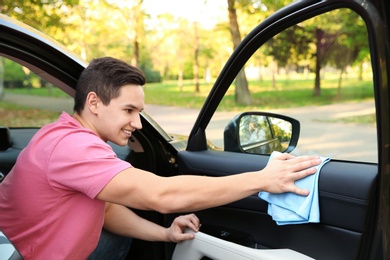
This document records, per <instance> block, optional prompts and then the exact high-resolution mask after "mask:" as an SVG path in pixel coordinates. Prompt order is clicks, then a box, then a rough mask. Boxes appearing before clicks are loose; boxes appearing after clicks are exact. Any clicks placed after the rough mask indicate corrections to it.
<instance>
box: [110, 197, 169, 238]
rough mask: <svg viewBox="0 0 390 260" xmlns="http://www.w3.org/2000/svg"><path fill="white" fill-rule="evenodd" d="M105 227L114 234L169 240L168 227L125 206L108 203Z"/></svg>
mask: <svg viewBox="0 0 390 260" xmlns="http://www.w3.org/2000/svg"><path fill="white" fill-rule="evenodd" d="M104 228H105V229H106V230H108V231H110V232H112V233H114V234H117V235H121V236H125V237H132V238H138V239H142V240H148V241H168V238H167V233H166V228H164V227H162V226H159V225H157V224H155V223H153V222H150V221H148V220H146V219H143V218H141V217H139V216H138V215H137V214H135V213H134V212H133V211H132V210H130V209H128V208H126V207H125V206H122V205H118V204H113V203H108V202H107V203H106V210H105V216H104Z"/></svg>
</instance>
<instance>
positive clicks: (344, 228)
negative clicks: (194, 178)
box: [177, 1, 390, 259]
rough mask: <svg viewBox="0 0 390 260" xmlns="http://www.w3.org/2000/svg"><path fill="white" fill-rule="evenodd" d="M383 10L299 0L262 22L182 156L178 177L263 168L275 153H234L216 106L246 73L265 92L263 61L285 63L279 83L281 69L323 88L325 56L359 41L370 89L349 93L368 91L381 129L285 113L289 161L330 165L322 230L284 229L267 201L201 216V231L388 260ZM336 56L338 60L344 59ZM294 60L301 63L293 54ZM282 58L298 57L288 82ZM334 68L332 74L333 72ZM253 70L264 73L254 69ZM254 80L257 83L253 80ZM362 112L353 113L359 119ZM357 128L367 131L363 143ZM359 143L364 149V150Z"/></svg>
mask: <svg viewBox="0 0 390 260" xmlns="http://www.w3.org/2000/svg"><path fill="white" fill-rule="evenodd" d="M386 8H387V9H386ZM385 10H387V11H389V6H388V5H387V7H386V6H384V2H382V4H381V3H380V1H376V2H375V1H372V2H370V1H296V2H294V3H292V4H290V5H289V6H287V7H285V8H283V9H281V10H279V11H277V12H276V13H274V14H273V15H271V16H270V17H269V18H267V19H265V20H264V21H263V22H262V23H260V25H258V26H257V27H256V28H255V29H254V30H253V31H252V32H250V33H249V34H248V35H247V36H246V37H245V38H244V40H243V41H242V43H241V44H240V45H239V47H238V48H237V49H236V50H235V51H234V53H233V55H232V56H231V57H230V59H229V60H228V62H227V64H226V65H225V66H224V68H223V70H222V72H221V74H220V75H219V77H218V79H217V81H216V83H215V85H214V87H213V89H212V90H211V93H210V95H209V96H208V99H207V101H206V103H205V105H204V106H203V108H202V110H201V113H200V115H199V117H198V119H197V121H196V123H195V126H194V128H193V129H192V132H191V135H190V139H189V142H188V146H187V149H186V150H185V151H181V152H179V153H178V161H177V168H178V170H177V174H194V173H195V174H199V175H206V176H215V177H218V176H225V175H231V174H237V173H240V172H245V171H254V170H259V169H262V168H264V167H265V165H266V164H267V161H268V159H269V153H267V152H266V153H262V152H261V151H258V152H257V153H250V152H248V151H246V150H245V149H241V150H240V149H237V150H236V151H232V150H231V149H227V146H229V145H228V144H229V143H231V140H232V138H233V139H234V135H233V136H226V135H224V133H225V130H226V128H225V126H228V125H229V122H223V123H222V124H221V122H220V121H221V120H220V118H219V117H218V116H216V115H218V113H217V112H218V108H219V106H222V104H224V102H229V98H230V99H231V95H232V94H231V93H232V92H234V91H231V89H234V88H235V87H238V82H239V80H240V79H239V77H241V76H242V75H241V74H240V73H242V71H243V70H244V71H245V72H246V73H247V74H246V75H247V78H248V82H249V88H250V86H251V84H260V85H261V84H264V85H265V84H266V83H265V82H266V81H265V78H266V77H267V75H270V74H272V72H271V71H268V73H269V74H267V72H266V71H264V72H259V71H261V69H262V68H263V67H262V66H261V65H262V64H265V63H266V62H274V63H275V66H277V65H278V64H279V66H280V67H279V68H278V73H279V74H278V75H279V77H282V76H281V74H282V73H281V72H280V71H281V69H283V70H285V71H286V72H285V75H284V76H285V78H284V79H286V78H287V79H288V76H290V77H291V79H295V80H312V82H313V86H317V85H315V84H316V82H317V80H320V78H318V76H319V75H321V78H322V80H323V82H325V79H326V77H327V73H328V72H327V73H325V70H326V68H325V66H326V65H327V64H328V65H329V66H330V65H331V64H332V63H331V62H330V60H328V63H326V60H325V58H326V56H325V54H323V56H320V55H321V52H326V53H327V54H328V55H331V51H333V54H332V55H333V56H332V57H334V59H336V58H337V55H342V53H343V52H342V50H344V51H345V52H348V48H347V47H346V48H344V47H345V46H344V45H343V44H344V43H343V42H342V41H341V38H342V37H346V38H347V39H348V40H349V41H361V44H362V45H361V49H362V48H366V50H367V51H369V53H370V55H368V56H367V57H368V60H367V61H368V62H366V63H364V64H366V65H367V66H368V69H367V71H366V72H367V74H366V75H365V76H364V77H365V78H366V79H363V78H360V80H359V82H366V83H367V84H365V87H358V86H354V87H355V88H354V89H352V90H351V91H361V89H362V88H367V89H370V90H371V96H368V97H367V99H368V100H371V103H370V111H371V113H372V114H373V117H374V118H376V125H375V123H374V125H373V126H372V125H371V128H370V127H367V126H366V125H351V124H348V123H343V122H339V121H336V122H334V121H333V120H327V119H322V118H321V116H322V114H320V113H319V112H316V111H321V107H316V108H314V107H308V108H299V109H291V111H290V110H289V109H284V110H278V111H277V112H278V113H279V114H284V115H286V116H291V117H294V118H296V119H298V120H299V121H300V122H301V135H300V137H299V141H298V146H297V147H296V148H295V150H293V151H292V152H291V153H292V154H296V155H301V154H309V153H311V154H313V153H314V154H318V155H321V156H329V157H330V158H331V160H330V162H328V163H327V164H326V165H324V166H323V168H322V170H321V174H320V177H319V183H318V189H319V207H320V223H307V224H293V225H283V226H279V225H277V224H276V223H275V222H274V221H273V220H272V218H271V216H269V215H268V213H267V210H268V204H267V202H265V201H263V200H261V199H260V198H259V197H258V196H257V194H253V196H250V197H248V198H246V199H243V200H241V201H237V202H235V203H231V204H229V205H224V206H221V207H216V208H212V209H208V210H203V211H200V212H196V214H197V215H198V216H199V218H200V220H201V223H202V228H201V232H202V233H205V234H209V235H212V236H214V237H217V238H219V239H222V240H225V241H230V242H234V243H235V244H239V245H243V246H245V247H248V248H256V249H289V250H294V251H296V252H299V253H301V254H303V255H305V256H307V257H311V258H315V259H384V258H386V257H385V255H386V256H387V257H389V255H388V254H389V251H388V250H389V249H388V248H389V242H388V241H389V240H388V238H389V226H388V223H389V154H388V148H387V147H389V133H390V129H389V118H387V116H386V115H388V114H389V107H388V104H389V95H388V88H389V85H388V82H387V80H383V79H385V78H389V77H388V76H389V67H388V66H389V65H388V59H389V48H388V42H389V39H388V36H389V32H388V31H387V30H388V28H385V27H386V26H385V25H386V21H385V19H386V18H388V17H387V15H385V14H386V11H385ZM337 25H338V26H337ZM352 25H354V26H352ZM362 35H363V39H361V36H362ZM289 37H290V38H289ZM291 37H292V38H291ZM382 37H383V38H382ZM286 41H287V42H288V44H286ZM386 46H387V47H386ZM332 48H333V49H332ZM337 48H339V50H338V51H341V52H337V51H336V49H337ZM356 51H358V50H356ZM290 52H295V53H296V54H297V55H296V56H293V55H292V54H291V53H290ZM266 53H267V54H268V55H271V56H272V57H273V60H272V61H265V60H264V59H262V57H264V56H265V54H266ZM280 53H284V54H285V55H289V57H295V59H296V60H294V61H291V60H290V62H292V63H294V64H295V65H296V67H295V68H293V69H291V71H292V72H291V74H290V75H288V72H287V70H288V68H287V65H286V66H283V60H282V58H281V57H278V54H280ZM288 53H290V54H288ZM310 53H311V56H310V57H309V56H308V55H309V54H310ZM337 53H338V54H337ZM305 55H306V56H305ZM315 55H316V56H315ZM343 57H344V56H343ZM384 57H386V59H387V61H385V60H384ZM320 58H323V60H322V61H321V60H320ZM329 59H330V58H329ZM305 61H310V62H312V64H310V66H312V65H313V64H314V65H313V66H312V67H311V68H312V70H311V71H310V69H309V71H306V70H307V69H308V68H309V67H310V66H309V64H305V63H304V62H305ZM316 62H317V64H315V63H316ZM321 62H322V64H321ZM287 63H288V62H287V61H285V64H287ZM335 64H336V63H333V65H334V66H333V67H336V65H335ZM282 66H283V67H282ZM320 66H324V67H322V71H321V72H318V71H316V70H314V68H317V69H318V70H319V69H320V68H321V67H320ZM268 67H270V66H268ZM244 68H245V69H244ZM256 69H257V70H258V71H254V70H256ZM329 70H330V69H329ZM250 72H252V74H251V77H252V78H249V74H250ZM254 72H256V73H254ZM316 72H318V73H317V74H316ZM320 73H324V74H320ZM253 74H255V75H253ZM330 74H331V71H330V72H329V75H330ZM351 74H352V72H351ZM275 75H276V72H275ZM310 75H311V76H310ZM316 76H317V77H316ZM351 77H352V76H351ZM276 82H277V80H276ZM325 86H326V84H325V83H324V84H323V89H324V90H323V91H326V89H325ZM288 87H291V90H290V89H288ZM267 88H269V86H264V92H263V94H264V99H266V98H272V97H270V96H267V93H266V92H267ZM294 91H298V90H297V88H295V87H294V86H293V84H291V86H287V87H286V88H283V89H281V90H280V92H279V95H285V96H286V104H287V103H288V95H289V94H291V92H294ZM342 91H343V89H342ZM343 93H344V92H343ZM257 97H258V96H257ZM307 98H308V99H309V98H315V96H309V97H307ZM254 103H255V104H256V105H254V106H258V110H261V111H266V110H264V109H263V108H262V106H261V98H259V99H258V100H256V102H254ZM363 103H364V102H363ZM328 104H329V105H332V104H335V105H336V104H337V100H336V99H334V100H329V102H328ZM335 105H333V107H332V106H325V107H323V108H324V109H323V110H327V109H328V108H332V109H334V110H333V112H331V114H333V115H336V114H340V113H349V112H351V111H349V110H348V109H347V108H346V107H343V108H342V109H345V110H342V111H340V110H337V108H338V109H340V108H339V107H337V106H335ZM225 107H226V106H225ZM313 111H314V114H315V113H318V114H315V115H314V116H313V115H312V114H310V115H312V116H313V118H310V120H307V118H306V117H305V115H307V114H309V113H310V112H313ZM359 111H360V110H357V109H352V112H359ZM243 112H245V111H243ZM322 112H324V111H322ZM237 114H239V112H237ZM316 116H317V117H316ZM309 121H310V122H309ZM351 129H352V131H353V132H351ZM359 129H360V130H362V131H363V133H364V135H363V136H362V135H360V132H359V131H360V130H359ZM237 132H239V131H237ZM215 133H217V135H216V137H215V138H214V134H215ZM353 133H357V135H355V134H353ZM225 134H226V133H225ZM213 138H214V140H212V139H213ZM224 138H225V139H224ZM226 138H229V140H227V139H226ZM238 139H239V138H238ZM362 139H366V140H367V142H366V143H362ZM207 140H211V142H213V143H214V144H215V146H216V147H217V148H216V149H211V148H210V145H208V143H207ZM300 144H302V145H300ZM237 145H238V146H239V145H240V144H239V143H238V144H237ZM241 148H242V147H241ZM344 148H345V149H344ZM340 149H344V150H340ZM348 149H349V150H348ZM210 199H211V200H212V199H213V198H210ZM232 250H233V248H232ZM386 250H387V251H386ZM203 256H205V257H206V258H205V259H207V257H210V256H209V255H207V254H204V255H203ZM219 259H227V258H219ZM280 259H282V258H280ZM285 259H286V258H285Z"/></svg>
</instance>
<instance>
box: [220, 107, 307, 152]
mask: <svg viewBox="0 0 390 260" xmlns="http://www.w3.org/2000/svg"><path fill="white" fill-rule="evenodd" d="M299 132H300V124H299V121H298V120H296V119H294V118H291V117H287V116H283V115H278V114H273V113H266V112H244V113H241V114H239V115H237V116H236V117H234V118H233V119H232V120H231V121H230V122H229V123H228V124H227V126H226V127H225V131H224V150H225V151H230V152H239V153H254V154H271V153H272V152H273V151H279V152H291V151H292V150H294V148H295V147H296V145H297V143H298V138H299Z"/></svg>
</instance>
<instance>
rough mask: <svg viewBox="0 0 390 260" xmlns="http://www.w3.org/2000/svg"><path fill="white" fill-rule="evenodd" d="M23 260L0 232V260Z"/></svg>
mask: <svg viewBox="0 0 390 260" xmlns="http://www.w3.org/2000/svg"><path fill="white" fill-rule="evenodd" d="M3 259H4V260H23V257H22V255H21V254H20V253H19V251H18V250H17V249H16V248H15V247H14V245H13V244H12V243H11V241H9V239H8V238H7V237H6V235H5V234H4V233H3V232H1V231H0V260H3Z"/></svg>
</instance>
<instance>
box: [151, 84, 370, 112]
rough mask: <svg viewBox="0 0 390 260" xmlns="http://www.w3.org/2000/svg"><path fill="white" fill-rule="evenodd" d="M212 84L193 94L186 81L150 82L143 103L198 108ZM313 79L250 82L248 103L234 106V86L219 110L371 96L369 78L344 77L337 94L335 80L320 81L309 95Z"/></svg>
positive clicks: (323, 103)
mask: <svg viewBox="0 0 390 260" xmlns="http://www.w3.org/2000/svg"><path fill="white" fill-rule="evenodd" d="M211 87H212V85H211V84H206V83H203V84H201V87H200V92H199V93H194V89H195V86H194V84H193V83H191V82H186V83H185V84H184V86H183V88H182V89H181V90H180V89H179V87H178V86H177V83H175V82H170V83H163V84H161V83H159V84H157V83H154V84H147V85H146V86H145V102H146V103H147V104H156V105H166V106H178V107H186V108H200V107H201V106H202V105H203V103H204V101H205V100H206V97H207V95H208V94H209V92H210V89H211ZM313 88H314V87H313V80H284V81H278V82H277V84H276V87H275V88H273V87H272V83H271V81H250V82H249V90H250V93H251V97H252V105H251V106H242V105H237V104H236V103H235V101H234V88H230V89H229V90H228V92H227V93H226V95H225V97H224V100H223V102H222V104H220V107H219V109H220V110H224V111H232V110H237V109H243V108H246V109H277V108H289V107H301V106H313V105H327V104H332V103H337V102H359V101H362V100H367V99H372V98H373V87H372V81H360V80H356V79H350V80H344V81H343V86H342V88H341V92H340V94H338V89H337V80H322V82H321V96H317V97H315V96H313Z"/></svg>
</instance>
